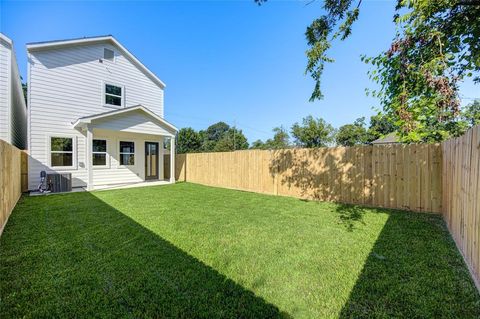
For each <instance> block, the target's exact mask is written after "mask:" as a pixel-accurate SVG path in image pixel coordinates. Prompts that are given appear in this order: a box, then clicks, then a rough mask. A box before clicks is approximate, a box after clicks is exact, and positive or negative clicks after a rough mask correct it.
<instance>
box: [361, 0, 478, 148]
mask: <svg viewBox="0 0 480 319" xmlns="http://www.w3.org/2000/svg"><path fill="white" fill-rule="evenodd" d="M473 2H474V1H470V3H468V1H465V2H464V3H460V2H458V1H456V0H435V1H433V0H423V1H402V2H399V3H398V5H397V12H402V13H404V14H403V15H400V14H397V15H396V16H395V22H396V24H397V27H398V30H399V31H398V34H397V36H396V38H395V39H394V41H393V43H392V45H391V47H390V49H389V50H387V51H386V52H383V53H381V54H380V55H378V56H377V57H374V58H364V61H365V62H367V63H371V64H372V65H373V67H374V69H373V70H372V71H371V72H370V77H371V79H372V80H374V81H375V82H377V83H378V84H379V85H380V89H379V90H378V91H373V92H372V93H373V95H374V96H376V97H378V98H379V99H380V102H381V104H382V107H383V111H384V113H385V114H386V115H387V116H388V117H389V118H390V120H391V121H392V122H393V123H394V124H395V126H397V127H398V128H399V131H398V133H399V135H400V136H401V137H402V140H403V141H405V142H421V141H425V142H433V141H442V140H444V139H447V138H450V137H452V136H456V134H458V132H460V131H462V130H463V129H464V127H463V126H464V124H463V123H462V122H461V121H459V115H460V100H459V97H458V84H459V82H460V81H462V80H463V79H464V78H465V77H469V76H473V77H474V81H476V82H478V81H479V80H480V78H479V77H478V75H479V71H480V2H477V3H476V5H475V4H474V3H473Z"/></svg>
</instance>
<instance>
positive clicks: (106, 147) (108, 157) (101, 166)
mask: <svg viewBox="0 0 480 319" xmlns="http://www.w3.org/2000/svg"><path fill="white" fill-rule="evenodd" d="M94 140H100V141H105V152H94V151H93V141H94ZM108 144H109V142H108V139H107V138H105V137H95V138H92V167H93V169H97V168H110V156H109V155H108ZM93 154H105V165H94V164H93Z"/></svg>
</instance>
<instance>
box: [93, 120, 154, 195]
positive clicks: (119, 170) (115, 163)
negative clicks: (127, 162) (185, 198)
mask: <svg viewBox="0 0 480 319" xmlns="http://www.w3.org/2000/svg"><path fill="white" fill-rule="evenodd" d="M93 138H94V139H106V140H107V153H108V159H107V164H108V166H109V167H107V168H103V167H102V168H95V167H94V169H93V185H94V186H98V185H109V184H121V183H134V182H141V181H143V180H144V179H145V142H158V145H159V149H160V152H161V150H162V149H163V147H162V145H163V138H162V137H159V136H154V135H144V134H131V133H126V132H112V131H105V130H99V129H94V130H93ZM120 141H127V142H134V143H135V165H133V166H121V165H120V163H119V158H120V157H119V154H120V153H119V144H120ZM158 166H159V167H160V169H159V179H163V156H162V154H160V155H159V165H158Z"/></svg>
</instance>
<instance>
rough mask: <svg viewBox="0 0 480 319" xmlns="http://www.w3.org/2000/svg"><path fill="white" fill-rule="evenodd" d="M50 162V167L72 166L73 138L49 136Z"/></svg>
mask: <svg viewBox="0 0 480 319" xmlns="http://www.w3.org/2000/svg"><path fill="white" fill-rule="evenodd" d="M50 163H51V166H52V167H62V166H63V167H71V166H73V138H71V137H50Z"/></svg>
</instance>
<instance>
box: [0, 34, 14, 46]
mask: <svg viewBox="0 0 480 319" xmlns="http://www.w3.org/2000/svg"><path fill="white" fill-rule="evenodd" d="M0 39H2V40H3V41H5V42H7V43H8V44H9V45H12V43H13V42H12V39H10V38H9V37H7V36H6V35H5V34H3V33H2V32H0Z"/></svg>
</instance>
